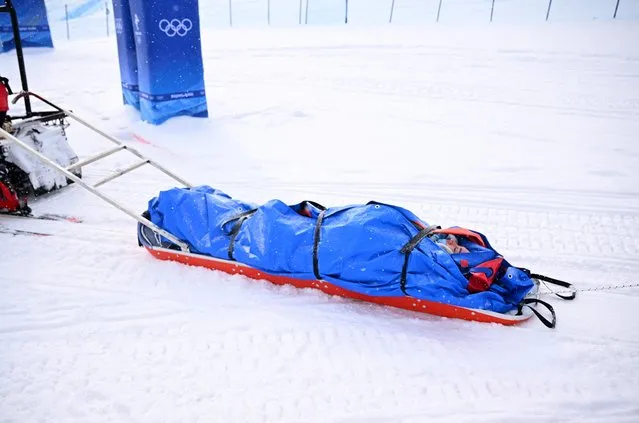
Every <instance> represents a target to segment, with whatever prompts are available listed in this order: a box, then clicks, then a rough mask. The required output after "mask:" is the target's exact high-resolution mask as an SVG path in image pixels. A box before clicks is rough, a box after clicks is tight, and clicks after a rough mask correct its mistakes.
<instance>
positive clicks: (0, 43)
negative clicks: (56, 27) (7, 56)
mask: <svg viewBox="0 0 639 423" xmlns="http://www.w3.org/2000/svg"><path fill="white" fill-rule="evenodd" d="M3 3H4V2H3ZM13 7H14V8H15V9H16V13H17V15H18V25H19V27H20V39H21V40H22V47H53V41H52V40H51V30H50V28H49V19H48V17H47V8H46V6H45V4H44V0H14V1H13ZM14 48H16V44H15V41H14V39H13V28H12V26H11V17H10V15H9V14H8V13H0V51H9V50H13V49H14Z"/></svg>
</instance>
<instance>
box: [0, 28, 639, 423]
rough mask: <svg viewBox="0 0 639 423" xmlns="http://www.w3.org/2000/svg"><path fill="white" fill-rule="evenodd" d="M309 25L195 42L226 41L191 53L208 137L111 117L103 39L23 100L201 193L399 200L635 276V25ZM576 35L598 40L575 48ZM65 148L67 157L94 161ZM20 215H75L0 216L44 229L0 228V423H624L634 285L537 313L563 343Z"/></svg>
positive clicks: (126, 222)
mask: <svg viewBox="0 0 639 423" xmlns="http://www.w3.org/2000/svg"><path fill="white" fill-rule="evenodd" d="M325 31H326V30H322V29H315V30H312V31H311V30H309V31H300V32H296V31H294V30H290V32H282V33H280V32H278V31H273V32H272V33H271V32H269V33H267V32H266V31H264V32H259V31H255V32H247V33H237V34H238V35H236V37H235V38H234V37H231V33H228V32H224V31H222V32H220V33H219V34H218V33H216V32H213V33H211V34H208V36H210V37H211V39H214V38H215V36H216V35H220V34H224V35H225V36H226V37H228V41H226V42H225V45H224V46H219V45H216V44H214V43H209V44H208V46H209V47H206V45H205V53H204V54H205V66H206V69H207V73H208V74H207V83H208V85H207V92H208V93H209V99H210V100H209V101H210V108H211V110H212V117H211V119H209V120H208V121H207V122H201V121H195V122H194V121H192V120H185V119H176V120H175V121H170V122H168V123H167V124H166V125H164V126H163V127H160V128H153V127H150V126H148V125H144V124H140V123H138V122H136V119H135V115H134V114H132V113H131V111H130V110H125V111H122V107H121V106H120V97H119V96H120V94H119V91H118V90H119V89H118V88H116V89H114V88H113V87H118V86H119V80H118V74H117V64H116V58H115V56H114V54H115V50H114V48H115V47H114V46H113V45H112V43H111V42H108V43H107V42H104V41H100V40H98V41H93V42H91V43H84V42H78V43H73V44H68V45H62V46H60V47H59V48H58V50H59V51H58V52H57V53H54V54H55V55H54V56H50V55H48V54H42V55H39V54H28V55H27V57H28V66H30V76H31V74H32V73H33V77H32V79H33V80H32V81H30V82H31V85H32V86H37V87H42V89H41V90H40V89H39V90H36V91H42V92H43V94H45V95H48V94H49V93H51V97H52V98H53V99H55V100H58V101H61V102H63V103H65V104H69V105H71V106H72V107H73V108H74V110H77V111H78V112H81V113H82V114H81V115H83V116H84V115H88V117H89V118H92V119H93V120H94V121H95V122H96V123H97V124H98V125H99V126H100V127H103V128H104V127H106V128H107V129H108V130H109V131H111V132H112V133H117V134H118V136H120V137H122V138H123V139H125V140H126V141H127V142H130V143H131V145H132V146H134V147H136V148H139V149H140V150H143V151H144V152H146V153H147V154H149V155H151V156H152V157H153V158H154V159H157V160H158V161H159V162H160V163H163V164H167V165H168V167H169V168H171V169H172V170H176V171H178V173H180V174H184V175H185V177H186V178H187V179H188V180H191V181H193V182H194V183H196V184H212V185H214V186H216V187H219V188H222V189H223V190H224V191H227V192H228V193H229V194H231V195H234V196H238V197H239V196H241V197H245V198H247V199H251V200H252V201H255V202H261V201H265V200H268V199H270V198H275V197H277V198H282V199H283V200H286V201H288V202H290V203H293V202H298V201H301V200H303V199H315V200H317V201H319V202H321V203H323V204H324V205H327V206H331V205H335V204H344V203H354V202H364V201H368V200H372V199H375V200H379V201H385V202H393V203H397V204H401V205H402V206H405V207H407V208H409V209H411V210H413V211H414V212H416V213H417V214H418V215H419V216H421V217H423V218H424V219H425V220H427V221H428V222H430V223H437V224H441V225H443V226H448V225H460V226H468V227H471V228H474V229H476V230H479V231H481V232H483V233H484V234H486V235H487V236H488V238H489V239H490V240H491V243H492V244H493V245H494V246H495V247H496V248H497V249H498V250H499V251H500V252H502V253H503V254H504V255H505V256H506V257H507V258H508V259H509V260H510V261H512V262H513V264H516V265H521V266H525V267H530V268H532V269H534V270H535V271H538V272H540V273H545V274H549V275H553V276H556V277H559V278H563V279H568V280H571V281H574V282H575V283H576V285H577V286H578V287H580V288H592V287H597V286H601V285H609V284H616V283H630V282H634V283H636V282H637V279H636V275H637V272H638V271H639V264H637V263H638V262H637V257H639V254H638V253H639V241H638V239H639V200H638V199H639V197H638V195H639V191H638V190H637V187H636V181H637V180H638V176H639V174H638V173H637V170H636V169H637V164H638V162H637V161H638V158H639V150H637V146H636V142H634V141H633V140H634V137H636V134H637V133H639V132H638V130H639V124H638V123H637V122H639V119H638V118H639V97H637V93H638V92H639V91H637V88H638V85H637V84H638V82H637V81H638V80H637V78H636V75H637V74H638V73H639V56H638V55H637V52H636V51H635V50H633V47H632V46H631V45H630V43H629V42H628V41H626V42H625V44H624V42H623V41H620V40H629V39H632V37H633V36H636V35H637V33H638V29H637V26H636V25H634V26H633V25H626V26H622V25H620V26H618V27H614V26H608V25H601V26H598V25H595V24H593V26H592V27H589V26H585V28H583V29H580V28H579V27H574V28H573V27H566V28H562V27H559V28H557V29H553V31H556V33H552V31H551V33H550V34H546V33H545V32H543V31H542V29H541V28H537V31H539V33H540V34H542V35H543V36H540V37H539V39H538V40H533V41H530V44H527V45H519V46H518V47H517V48H515V45H517V42H518V41H517V40H518V39H519V40H521V37H522V33H521V32H520V31H523V33H524V36H525V34H526V30H517V29H515V28H507V29H504V30H503V32H501V33H500V32H498V33H494V32H493V31H492V30H489V29H486V28H483V29H482V28H479V29H477V28H475V29H474V31H475V32H473V33H472V36H469V35H468V34H466V35H465V36H463V37H462V36H460V35H457V36H455V34H454V33H453V32H449V30H448V29H441V30H439V29H430V30H428V31H426V32H424V33H421V32H417V35H418V38H417V39H416V38H415V37H414V36H415V33H412V32H408V33H406V34H405V33H403V32H402V31H401V30H397V31H398V32H394V31H391V30H388V31H389V32H388V34H389V36H390V37H391V38H392V39H391V40H390V41H384V42H381V43H380V42H378V40H376V38H377V37H378V35H377V34H376V33H375V32H374V31H372V30H365V29H364V30H355V31H353V32H349V31H347V30H337V29H331V30H330V31H331V32H330V33H329V32H325ZM438 31H441V32H438ZM587 31H592V33H593V35H590V36H589V37H590V39H592V38H596V37H600V38H601V40H602V41H601V42H599V43H596V44H590V45H589V44H586V45H585V47H584V44H582V43H580V42H579V41H575V40H579V39H580V36H582V35H583V34H584V32H587ZM335 32H337V33H338V34H339V37H338V36H336V35H334V34H335ZM533 33H534V31H533ZM500 34H501V36H500ZM553 34H554V35H553ZM285 35H286V36H287V37H285ZM559 35H562V37H559ZM205 36H207V34H205ZM435 36H440V38H438V39H437V40H439V41H437V40H435V41H433V38H434V37H435ZM340 37H341V38H340ZM343 38H346V39H343ZM369 38H370V39H369ZM511 38H512V40H511ZM496 40H497V41H499V42H497V41H496ZM550 40H552V41H550ZM606 40H608V41H610V40H616V41H618V43H616V44H615V43H611V44H606V43H605V41H606ZM438 42H441V46H440V47H438ZM490 42H493V43H495V44H490ZM211 45H214V46H215V47H211ZM251 45H257V47H254V48H248V47H250V46H251ZM261 45H263V46H264V48H260V46H261ZM42 56H44V58H43V57H42ZM50 57H53V58H54V59H53V60H52V61H50V62H47V66H46V70H43V69H44V68H45V66H39V67H38V66H37V64H38V63H43V60H47V58H50ZM4 60H5V59H4V57H0V63H1V61H4ZM80 61H82V62H83V63H84V66H78V64H79V63H80ZM3 68H4V66H3ZM31 69H33V70H32V71H31ZM88 70H90V72H91V74H92V75H93V76H92V77H90V78H89V77H84V76H83V74H84V73H89V71H88ZM51 72H53V73H55V74H56V75H59V76H60V80H59V81H55V82H53V81H49V80H48V79H46V78H45V74H50V73H51ZM495 73H499V75H498V76H497V77H496V76H495ZM74 79H78V80H79V79H81V80H82V81H83V82H86V83H85V84H83V85H82V86H80V85H74V84H71V82H72V81H74ZM67 82H68V83H69V84H68V85H67V87H68V89H67V88H64V89H62V88H59V87H58V85H59V84H61V85H62V86H64V85H65V83H67ZM586 87H587V89H586ZM68 132H69V137H70V139H71V143H72V145H73V147H74V148H75V149H76V150H77V151H78V153H79V154H80V155H81V156H82V157H85V156H86V155H88V154H90V153H91V152H95V151H98V150H99V149H106V148H109V144H108V143H105V142H104V141H101V140H98V139H96V138H95V137H94V136H92V135H91V134H90V133H88V132H87V131H86V130H84V129H82V128H81V127H80V126H79V124H73V125H72V126H71V127H70V128H69V130H68ZM132 133H136V134H139V135H141V136H142V137H143V138H144V139H146V140H148V141H149V143H148V144H144V143H140V142H136V141H135V140H133V139H132V138H131V134H132ZM602 140H605V141H602ZM550 150H552V153H550ZM330 151H340V154H339V155H337V156H335V155H331V154H330ZM284 152H285V153H284ZM495 156H497V157H498V160H495V159H494V158H495ZM130 160H134V158H132V157H127V156H126V155H123V156H117V157H115V156H114V157H111V158H109V159H107V160H105V161H104V162H99V163H96V164H93V165H91V166H87V168H86V169H85V178H86V180H88V181H97V180H99V179H101V178H103V177H105V176H107V175H108V174H109V173H110V172H111V171H113V170H115V168H118V167H120V168H122V167H125V166H127V165H128V164H129V163H130ZM451 167H452V168H453V169H454V170H456V172H451V171H450V170H451ZM173 185H174V184H173V183H172V182H171V181H169V180H167V179H166V178H163V177H160V176H158V173H156V172H154V171H153V170H151V169H140V170H138V171H136V173H135V176H133V175H130V176H126V177H124V178H123V179H122V180H121V183H115V184H114V183H110V184H108V185H106V186H105V190H106V192H107V193H108V194H109V195H113V196H114V197H117V198H118V199H119V200H123V201H124V202H125V203H126V204H128V205H130V206H131V207H132V208H133V209H134V210H135V211H139V212H141V211H143V210H144V208H145V207H146V202H147V201H148V200H149V199H150V198H151V197H152V196H153V195H155V194H157V191H158V190H160V189H165V188H168V187H170V186H173ZM34 209H35V211H36V212H41V213H45V212H53V213H65V214H73V215H77V216H79V217H81V218H82V219H83V220H84V223H80V224H74V223H68V222H48V221H33V220H24V219H19V218H11V217H0V223H1V224H3V225H6V226H9V227H11V228H16V229H24V230H32V231H42V232H48V233H52V234H54V236H52V237H47V238H32V237H25V236H15V237H11V236H7V235H2V234H0V243H1V244H0V246H1V247H0V248H1V251H2V261H1V262H0V274H2V275H3V277H2V279H1V280H0V346H1V347H0V380H1V381H2V383H0V422H2V423H9V422H11V423H13V422H23V421H56V422H60V421H63V422H86V421H94V422H102V421H114V420H115V421H127V422H160V421H166V422H183V421H189V422H198V421H207V422H209V421H219V422H231V421H233V422H262V421H263V422H273V421H278V422H338V423H358V422H375V423H382V422H383V423H386V422H405V423H412V422H423V421H431V420H432V421H450V422H465V421H469V422H470V421H473V422H483V421H490V422H506V421H513V420H514V419H516V420H517V421H524V422H526V421H549V422H550V421H553V422H554V421H580V422H583V421H601V422H609V421H615V422H633V421H637V419H639V406H638V405H637V401H636V387H637V386H639V341H638V339H637V335H638V334H639V319H638V318H637V317H639V314H638V312H637V307H638V305H639V304H638V301H639V300H638V298H639V290H638V289H636V288H635V289H622V290H616V291H605V292H589V293H582V294H580V295H579V296H578V299H577V300H576V301H574V302H562V301H561V300H559V299H557V300H554V299H552V297H546V299H548V300H550V301H551V302H552V304H553V305H554V306H555V308H556V310H557V314H558V326H557V328H556V329H555V330H553V331H551V330H548V329H546V328H545V327H543V326H542V325H541V324H540V323H539V322H537V321H536V320H531V321H529V322H526V323H525V324H523V325H521V326H519V327H510V328H507V327H502V326H499V325H486V324H478V323H470V322H463V321H457V320H452V319H443V318H438V317H435V316H426V315H424V316H422V315H416V314H414V313H410V312H406V311H401V310H394V309H388V308H384V307H380V306H375V305H370V304H365V303H358V302H354V301H350V300H345V299H340V298H332V297H329V296H327V295H324V294H321V293H318V292H315V291H312V290H295V289H293V288H291V287H277V286H273V285H271V284H269V283H266V282H255V281H250V280H247V279H245V278H243V277H240V276H229V275H223V274H218V273H215V272H211V271H208V270H205V269H199V268H190V267H186V266H183V265H179V264H176V263H166V262H160V261H157V260H155V259H154V258H152V257H151V256H150V255H148V254H147V253H146V252H144V251H143V250H142V249H140V248H139V247H138V246H137V242H136V241H137V240H136V238H135V222H134V221H133V220H132V219H130V218H129V217H127V216H125V215H123V214H121V213H119V212H118V211H117V210H115V209H113V208H112V207H110V206H108V205H103V204H102V203H101V202H100V201H99V200H97V199H95V198H92V197H91V196H90V194H88V193H86V192H83V191H82V190H81V189H80V188H79V187H77V186H70V187H68V188H65V189H64V190H63V191H62V192H60V193H57V194H55V195H53V194H52V195H47V196H45V197H44V198H41V199H40V200H39V201H38V202H37V203H34Z"/></svg>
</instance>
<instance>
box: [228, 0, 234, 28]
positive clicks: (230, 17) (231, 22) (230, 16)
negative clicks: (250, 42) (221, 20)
mask: <svg viewBox="0 0 639 423" xmlns="http://www.w3.org/2000/svg"><path fill="white" fill-rule="evenodd" d="M232 2H233V0H229V25H231V27H233V4H232Z"/></svg>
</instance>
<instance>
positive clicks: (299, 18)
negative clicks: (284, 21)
mask: <svg viewBox="0 0 639 423" xmlns="http://www.w3.org/2000/svg"><path fill="white" fill-rule="evenodd" d="M297 24H298V25H301V24H302V0H300V15H299V17H298V19H297Z"/></svg>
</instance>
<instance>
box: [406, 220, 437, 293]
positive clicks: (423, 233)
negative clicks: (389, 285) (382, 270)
mask: <svg viewBox="0 0 639 423" xmlns="http://www.w3.org/2000/svg"><path fill="white" fill-rule="evenodd" d="M435 229H441V226H437V225H430V226H427V227H425V228H424V229H422V230H420V231H419V232H418V233H417V234H416V235H415V236H414V237H412V238H411V239H410V241H408V242H407V243H406V244H405V245H404V246H403V247H402V249H401V250H399V252H400V253H402V254H404V265H403V266H402V276H401V279H400V282H399V287H400V289H401V290H402V292H403V293H404V294H405V295H408V293H407V292H406V275H407V273H408V259H409V258H410V253H411V252H413V250H414V249H415V247H417V246H418V245H419V243H420V242H422V241H423V240H424V238H426V237H427V236H428V235H430V234H431V233H432V232H433V231H434V230H435Z"/></svg>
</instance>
